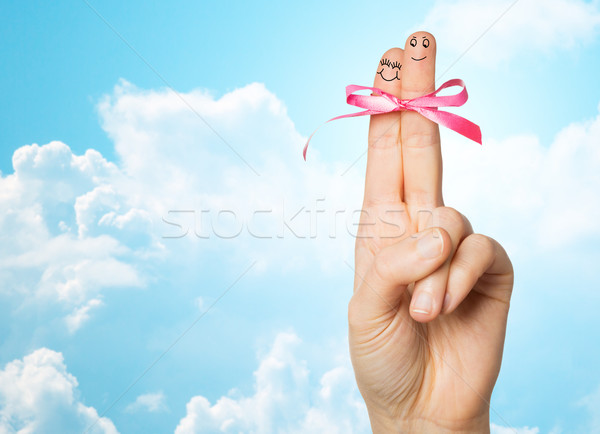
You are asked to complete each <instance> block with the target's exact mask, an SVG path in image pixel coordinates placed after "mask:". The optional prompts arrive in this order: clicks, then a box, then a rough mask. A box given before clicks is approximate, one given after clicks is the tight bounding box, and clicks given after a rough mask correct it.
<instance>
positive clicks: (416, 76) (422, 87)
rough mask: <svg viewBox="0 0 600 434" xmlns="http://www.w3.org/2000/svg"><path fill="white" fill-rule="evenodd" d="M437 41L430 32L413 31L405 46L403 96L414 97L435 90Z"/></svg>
mask: <svg viewBox="0 0 600 434" xmlns="http://www.w3.org/2000/svg"><path fill="white" fill-rule="evenodd" d="M436 48H437V46H436V42H435V38H434V37H433V35H432V34H431V33H429V32H415V33H412V34H411V35H410V36H409V37H408V39H407V40H406V44H405V47H404V63H405V68H404V74H405V78H406V80H405V83H404V87H403V89H404V91H405V92H404V93H407V92H406V91H408V92H411V93H414V95H409V94H406V95H405V94H404V93H403V95H402V98H414V97H417V96H420V95H423V94H424V93H427V92H429V91H431V90H433V88H432V87H433V85H434V77H435V54H436Z"/></svg>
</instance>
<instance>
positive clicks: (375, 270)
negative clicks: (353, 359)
mask: <svg viewBox="0 0 600 434" xmlns="http://www.w3.org/2000/svg"><path fill="white" fill-rule="evenodd" d="M451 250H452V241H451V239H450V236H449V235H448V233H447V232H446V231H445V230H444V229H442V228H430V229H426V230H424V231H422V232H419V233H417V234H414V235H412V236H410V237H407V238H405V239H403V240H402V241H400V242H398V243H396V244H393V245H391V246H388V247H385V248H384V249H381V250H380V251H379V253H378V254H377V255H376V256H375V259H374V260H373V263H372V265H371V267H370V269H369V270H368V271H367V273H366V274H365V275H364V276H360V275H358V274H356V279H358V285H357V289H356V291H355V292H354V295H353V296H352V299H351V300H350V304H349V308H348V317H349V320H350V322H354V321H359V322H362V321H365V320H373V319H376V318H379V317H381V316H382V315H385V314H387V313H389V312H390V311H394V312H395V311H397V310H398V309H399V307H400V303H401V300H402V297H403V296H404V293H405V291H406V287H407V286H408V285H409V284H411V283H413V282H416V281H419V280H421V279H423V278H424V277H426V276H428V275H430V274H431V273H433V272H434V271H435V270H437V269H438V268H439V267H440V266H441V265H442V264H443V263H444V261H445V260H446V258H447V257H448V255H449V254H450V252H451Z"/></svg>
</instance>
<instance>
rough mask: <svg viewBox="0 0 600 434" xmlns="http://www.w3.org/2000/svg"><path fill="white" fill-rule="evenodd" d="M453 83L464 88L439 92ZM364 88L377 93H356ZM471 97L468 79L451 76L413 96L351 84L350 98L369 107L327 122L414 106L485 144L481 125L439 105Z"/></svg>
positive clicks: (455, 102) (441, 123)
mask: <svg viewBox="0 0 600 434" xmlns="http://www.w3.org/2000/svg"><path fill="white" fill-rule="evenodd" d="M453 86H460V87H462V90H461V91H460V92H459V93H457V94H455V95H447V96H438V95H437V94H438V93H439V92H441V91H442V90H444V89H446V88H449V87H453ZM360 90H370V91H372V92H373V93H372V94H371V95H356V94H355V93H354V92H357V91H360ZM467 99H469V95H468V94H467V88H466V86H465V83H464V82H463V81H462V80H460V79H458V78H455V79H453V80H448V81H447V82H445V83H444V84H442V85H441V86H440V87H438V88H437V89H436V90H435V92H432V93H428V94H427V95H423V96H420V97H417V98H413V99H400V98H398V97H396V96H394V95H392V94H389V93H387V92H384V91H383V90H381V89H379V88H376V87H367V86H358V85H356V84H351V85H349V86H346V102H347V103H348V104H351V105H353V106H356V107H360V108H364V109H366V110H365V111H362V112H357V113H349V114H346V115H341V116H336V117H334V118H331V119H329V120H328V121H327V122H331V121H335V120H336V119H342V118H350V117H355V116H367V115H380V114H383V113H391V112H397V111H401V110H410V111H414V112H417V113H420V114H421V115H422V116H424V117H426V118H427V119H429V120H431V121H433V122H435V123H437V124H438V125H443V126H445V127H446V128H450V129H451V130H454V131H456V132H457V133H459V134H462V135H463V136H465V137H467V138H468V139H471V140H473V141H475V142H477V143H479V144H480V145H481V130H480V128H479V126H478V125H476V124H474V123H473V122H471V121H469V120H467V119H465V118H463V117H461V116H458V115H455V114H454V113H449V112H446V111H442V110H438V107H459V106H461V105H463V104H464V103H465V102H467ZM327 122H325V123H324V124H323V125H325V124H326V123H327ZM323 125H321V126H323ZM319 128H321V127H319ZM319 128H317V129H316V130H315V131H313V133H312V134H311V135H310V137H309V138H308V140H307V141H306V145H304V151H303V152H302V155H303V156H304V159H305V160H306V150H307V149H308V144H309V142H310V139H312V137H313V136H314V135H315V133H316V132H317V130H318V129H319Z"/></svg>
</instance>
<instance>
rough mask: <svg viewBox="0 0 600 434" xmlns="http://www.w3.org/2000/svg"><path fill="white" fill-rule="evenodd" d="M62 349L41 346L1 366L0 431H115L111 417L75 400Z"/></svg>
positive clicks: (75, 385) (73, 383)
mask: <svg viewBox="0 0 600 434" xmlns="http://www.w3.org/2000/svg"><path fill="white" fill-rule="evenodd" d="M77 395H78V394H77V379H76V378H75V377H74V376H73V375H71V374H69V373H68V372H67V368H66V366H65V364H64V360H63V356H62V354H61V353H57V352H55V351H52V350H49V349H47V348H40V349H38V350H36V351H34V352H33V353H31V354H29V355H27V356H25V357H24V358H23V359H22V360H14V361H12V362H9V363H7V364H6V366H5V367H4V369H2V370H0V431H1V432H4V433H17V432H18V433H22V434H26V433H34V432H50V431H52V432H83V431H84V430H85V429H87V428H88V427H90V426H92V424H94V423H95V424H94V426H93V427H92V429H90V430H89V431H88V432H90V433H108V434H112V433H116V432H117V430H116V428H115V426H114V425H113V423H112V422H111V421H110V419H107V418H105V417H103V418H100V419H98V412H97V411H96V410H95V409H94V408H92V407H88V406H85V405H84V404H83V403H81V402H80V401H79V400H78V396H77Z"/></svg>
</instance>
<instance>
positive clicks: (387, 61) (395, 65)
mask: <svg viewBox="0 0 600 434" xmlns="http://www.w3.org/2000/svg"><path fill="white" fill-rule="evenodd" d="M379 63H380V64H381V66H389V67H390V68H392V69H394V68H398V69H401V68H402V65H401V64H400V62H391V61H390V59H386V58H385V57H384V58H383V59H381V60H380V61H379Z"/></svg>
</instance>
